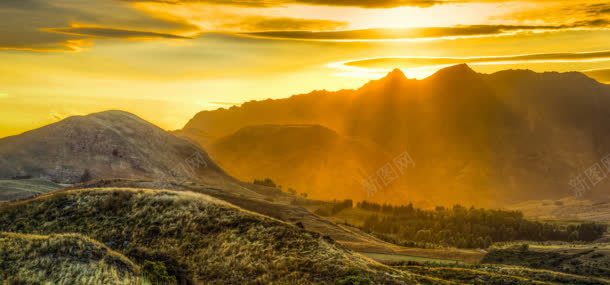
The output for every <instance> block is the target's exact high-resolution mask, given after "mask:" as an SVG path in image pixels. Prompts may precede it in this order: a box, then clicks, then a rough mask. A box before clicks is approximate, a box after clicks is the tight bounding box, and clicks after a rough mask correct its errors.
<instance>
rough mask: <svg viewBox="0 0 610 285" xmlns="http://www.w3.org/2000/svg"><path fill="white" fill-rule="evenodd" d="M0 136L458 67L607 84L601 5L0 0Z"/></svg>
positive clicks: (169, 116)
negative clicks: (101, 115) (63, 122)
mask: <svg viewBox="0 0 610 285" xmlns="http://www.w3.org/2000/svg"><path fill="white" fill-rule="evenodd" d="M0 23H1V25H0V74H2V76H0V114H1V116H2V117H1V119H0V137H4V136H8V135H14V134H18V133H21V132H23V131H26V130H29V129H32V128H36V127H39V126H42V125H45V124H48V123H52V122H55V121H57V120H60V119H62V118H64V117H66V116H70V115H77V114H87V113H91V112H96V111H102V110H107V109H121V110H126V111H130V112H133V113H135V114H137V115H139V116H141V117H143V118H145V119H147V120H149V121H152V122H153V123H155V124H158V125H159V126H161V127H163V128H166V129H178V128H181V127H182V126H183V125H184V124H185V123H186V122H187V120H188V119H189V118H191V117H192V116H193V115H194V114H195V113H196V112H198V111H200V110H204V109H215V108H220V107H230V106H232V105H236V104H240V103H242V102H245V101H249V100H259V99H266V98H280V97H287V96H290V95H293V94H297V93H306V92H309V91H312V90H315V89H328V90H337V89H342V88H356V87H358V86H360V85H362V84H363V83H365V82H366V81H368V80H370V79H374V78H379V77H381V76H383V75H384V74H385V73H386V72H388V71H390V70H391V69H393V68H395V67H398V68H401V69H402V70H403V71H404V72H405V74H407V76H409V77H415V78H423V77H425V76H427V75H429V74H431V73H433V72H434V71H435V70H437V69H439V68H442V67H444V66H448V65H452V64H457V63H461V62H467V63H469V64H470V65H471V67H472V68H473V69H475V70H477V71H479V72H485V73H488V72H494V71H498V70H502V69H509V68H522V69H525V68H527V69H532V70H535V71H582V72H586V73H587V74H588V75H589V76H592V77H594V78H596V79H597V80H599V81H602V82H606V83H610V29H609V28H610V3H608V2H607V1H578V0H556V1H554V0H523V1H502V0H495V1H494V0H462V1H460V0H457V1H455V0H452V1H443V0H263V1H258V0H229V1H222V0H156V1H137V0H106V1H94V0H2V1H0Z"/></svg>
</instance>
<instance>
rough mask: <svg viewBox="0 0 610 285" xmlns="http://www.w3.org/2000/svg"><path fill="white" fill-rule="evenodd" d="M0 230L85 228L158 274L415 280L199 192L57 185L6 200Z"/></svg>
mask: <svg viewBox="0 0 610 285" xmlns="http://www.w3.org/2000/svg"><path fill="white" fill-rule="evenodd" d="M0 231H14V232H24V233H36V234H50V233H64V232H77V233H81V234H84V235H87V236H90V237H92V238H95V239H96V240H99V241H101V242H103V243H105V244H106V245H108V246H110V247H112V248H113V249H115V250H118V251H120V252H122V253H123V254H125V255H127V256H128V257H130V258H131V259H132V260H134V261H136V262H137V263H139V264H144V265H145V266H144V267H145V268H144V269H143V270H144V273H145V274H146V275H147V276H152V278H150V279H153V280H155V278H158V279H157V280H169V281H174V280H175V281H178V282H188V283H195V282H206V283H223V284H243V283H277V284H299V283H303V284H310V283H333V284H334V283H341V282H348V283H347V284H352V283H349V282H350V281H354V280H360V281H365V282H368V283H373V284H406V283H413V282H409V281H410V280H411V279H410V277H409V276H408V275H407V274H406V273H402V272H400V271H395V270H392V269H390V268H388V267H385V266H382V265H379V264H377V263H374V262H372V261H370V260H368V259H366V258H364V257H362V256H360V255H357V254H354V253H352V252H350V251H347V250H344V249H343V248H342V247H341V246H339V245H337V244H335V243H334V242H333V241H332V240H331V239H329V238H324V237H322V236H320V235H319V234H317V233H312V232H308V231H305V230H303V229H300V228H299V227H296V226H293V225H289V224H286V223H284V222H281V221H278V220H275V219H272V218H268V217H266V216H261V215H258V214H254V213H251V212H247V211H244V210H241V209H239V208H237V207H234V206H232V205H230V204H227V203H224V202H221V201H219V200H216V199H214V198H211V197H209V196H207V195H202V194H196V193H192V192H174V191H154V190H141V189H116V188H114V189H113V188H104V189H86V190H73V191H63V192H58V193H54V194H50V195H44V196H40V197H38V198H35V199H32V200H28V201H21V202H15V203H11V204H7V205H5V206H4V207H2V209H0ZM147 264H148V265H151V264H152V265H151V266H146V265H147ZM364 284H367V283H364Z"/></svg>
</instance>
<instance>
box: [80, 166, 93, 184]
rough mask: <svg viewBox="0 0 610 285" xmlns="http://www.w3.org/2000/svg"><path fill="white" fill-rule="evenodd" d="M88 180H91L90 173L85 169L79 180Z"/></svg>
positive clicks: (82, 181)
mask: <svg viewBox="0 0 610 285" xmlns="http://www.w3.org/2000/svg"><path fill="white" fill-rule="evenodd" d="M89 180H91V173H90V172H89V169H85V171H83V175H81V177H80V182H81V183H84V182H87V181H89Z"/></svg>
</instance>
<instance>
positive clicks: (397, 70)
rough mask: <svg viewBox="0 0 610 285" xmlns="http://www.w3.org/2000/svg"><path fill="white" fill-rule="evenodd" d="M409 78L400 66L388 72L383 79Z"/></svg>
mask: <svg viewBox="0 0 610 285" xmlns="http://www.w3.org/2000/svg"><path fill="white" fill-rule="evenodd" d="M403 79H407V77H406V76H405V74H404V73H403V72H402V70H400V68H394V69H393V70H392V71H390V73H388V74H387V75H386V76H385V77H383V78H382V80H403Z"/></svg>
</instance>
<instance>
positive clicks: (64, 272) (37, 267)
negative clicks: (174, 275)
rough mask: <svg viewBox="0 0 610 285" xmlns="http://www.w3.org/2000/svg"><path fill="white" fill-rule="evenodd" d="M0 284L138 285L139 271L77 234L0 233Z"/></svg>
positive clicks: (126, 260)
mask: <svg viewBox="0 0 610 285" xmlns="http://www.w3.org/2000/svg"><path fill="white" fill-rule="evenodd" d="M0 280H2V281H3V282H6V283H5V284H40V282H41V281H44V282H45V283H53V284H77V283H82V282H85V280H86V282H87V283H92V284H140V283H139V282H140V281H142V280H141V272H140V267H138V266H137V265H135V264H134V263H133V262H132V261H130V260H129V259H128V258H126V257H125V256H123V255H121V254H119V253H117V252H115V251H113V250H111V249H109V248H108V247H106V246H105V245H103V244H100V243H99V242H97V241H94V240H92V239H90V238H87V237H85V236H82V235H78V234H53V235H50V236H41V235H29V234H16V233H0Z"/></svg>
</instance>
